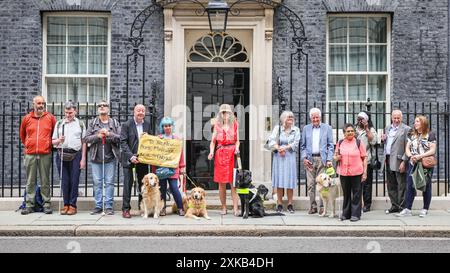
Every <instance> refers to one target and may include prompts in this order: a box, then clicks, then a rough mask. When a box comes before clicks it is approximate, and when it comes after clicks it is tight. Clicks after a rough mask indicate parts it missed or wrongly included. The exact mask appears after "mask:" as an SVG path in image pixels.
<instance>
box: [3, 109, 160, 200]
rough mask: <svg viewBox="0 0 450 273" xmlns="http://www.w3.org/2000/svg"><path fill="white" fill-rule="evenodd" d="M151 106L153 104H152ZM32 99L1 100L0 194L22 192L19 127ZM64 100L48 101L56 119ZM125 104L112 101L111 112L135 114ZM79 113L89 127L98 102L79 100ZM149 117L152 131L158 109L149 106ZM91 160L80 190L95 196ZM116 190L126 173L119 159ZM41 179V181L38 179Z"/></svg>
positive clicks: (54, 184) (53, 180)
mask: <svg viewBox="0 0 450 273" xmlns="http://www.w3.org/2000/svg"><path fill="white" fill-rule="evenodd" d="M150 106H152V105H150ZM31 109H32V107H31V104H30V103H19V104H17V103H16V104H14V103H6V102H3V103H2V104H0V126H1V128H2V131H1V133H0V136H1V139H0V143H1V147H0V179H1V182H0V183H1V191H0V194H1V195H0V197H17V196H23V192H24V189H25V185H26V173H25V168H24V167H23V153H24V147H23V145H22V143H21V141H20V137H19V129H20V123H21V121H22V118H23V117H24V116H25V115H26V114H27V113H28V112H29V111H31ZM62 109H64V108H63V103H57V104H55V103H52V104H49V105H47V110H48V111H49V112H50V113H53V114H54V116H55V117H56V120H59V119H61V118H62V117H63V116H64V114H63V110H62ZM127 109H128V107H127V106H126V104H122V103H110V116H111V117H112V118H115V119H117V120H118V121H119V122H120V123H122V122H125V121H126V120H128V119H130V118H132V117H133V112H132V107H130V109H128V110H127ZM78 110H79V114H78V115H77V118H78V119H80V120H81V121H83V122H84V123H85V125H86V127H87V126H88V125H89V122H91V121H92V120H93V119H94V118H95V117H97V115H96V112H97V106H96V104H78ZM145 119H146V120H148V121H149V122H150V124H151V125H152V131H153V132H154V130H155V124H156V113H155V111H154V110H153V108H152V107H147V114H146V117H145ZM55 153H56V150H53V151H52V156H53V159H52V167H51V173H50V184H51V189H52V190H51V194H52V195H54V196H59V194H55V193H54V190H55V189H59V174H58V172H57V167H56V165H55V158H56V154H55ZM91 175H92V174H91V170H90V164H89V162H87V164H86V168H85V169H84V170H82V172H81V175H80V187H79V188H80V191H81V192H82V193H83V196H92V178H91ZM115 181H116V182H115V184H116V191H115V195H116V196H119V195H121V189H122V185H123V173H122V168H121V165H120V164H119V162H117V167H116V175H115ZM38 183H40V182H39V181H38Z"/></svg>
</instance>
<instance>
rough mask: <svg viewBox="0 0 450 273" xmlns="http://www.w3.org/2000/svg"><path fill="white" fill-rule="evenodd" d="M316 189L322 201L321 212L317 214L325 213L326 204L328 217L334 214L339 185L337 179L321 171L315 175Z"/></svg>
mask: <svg viewBox="0 0 450 273" xmlns="http://www.w3.org/2000/svg"><path fill="white" fill-rule="evenodd" d="M316 182H317V183H316V190H317V191H318V192H319V195H320V198H322V201H323V206H324V207H323V213H322V214H319V216H325V215H327V211H328V204H329V205H330V209H331V213H330V216H329V217H330V218H334V217H335V215H336V210H335V208H336V198H337V197H338V187H340V183H339V179H332V178H331V177H330V176H329V175H327V174H326V173H321V174H319V175H318V176H317V177H316Z"/></svg>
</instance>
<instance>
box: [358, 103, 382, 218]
mask: <svg viewBox="0 0 450 273" xmlns="http://www.w3.org/2000/svg"><path fill="white" fill-rule="evenodd" d="M356 138H357V139H359V140H360V141H362V143H364V146H365V147H366V151H367V152H368V153H367V162H368V163H367V178H366V180H365V181H363V184H362V196H363V212H368V211H370V206H371V205H372V180H373V171H374V170H379V169H380V168H381V163H380V161H378V154H377V149H376V145H377V143H378V135H377V131H376V130H375V128H374V127H373V123H372V121H371V119H370V113H369V112H367V111H362V112H360V113H359V114H358V118H357V125H356Z"/></svg>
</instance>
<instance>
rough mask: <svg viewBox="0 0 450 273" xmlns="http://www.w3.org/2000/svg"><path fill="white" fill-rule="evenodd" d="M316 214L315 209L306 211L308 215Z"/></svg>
mask: <svg viewBox="0 0 450 273" xmlns="http://www.w3.org/2000/svg"><path fill="white" fill-rule="evenodd" d="M314 213H317V208H310V209H309V211H308V214H314Z"/></svg>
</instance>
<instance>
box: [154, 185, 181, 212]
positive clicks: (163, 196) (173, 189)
mask: <svg viewBox="0 0 450 273" xmlns="http://www.w3.org/2000/svg"><path fill="white" fill-rule="evenodd" d="M167 181H169V187H170V191H171V192H172V195H173V199H175V203H176V204H177V208H178V209H183V201H182V199H181V193H180V190H179V189H178V179H171V178H168V179H162V180H161V181H159V188H160V190H161V200H164V204H165V203H166V197H167Z"/></svg>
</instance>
